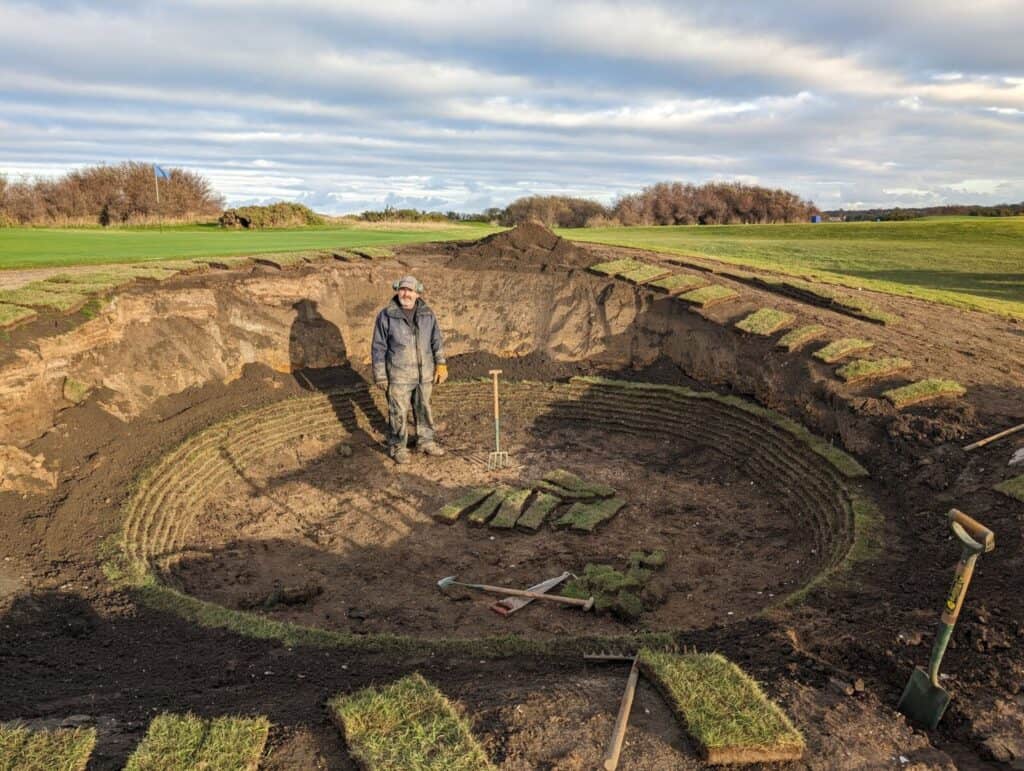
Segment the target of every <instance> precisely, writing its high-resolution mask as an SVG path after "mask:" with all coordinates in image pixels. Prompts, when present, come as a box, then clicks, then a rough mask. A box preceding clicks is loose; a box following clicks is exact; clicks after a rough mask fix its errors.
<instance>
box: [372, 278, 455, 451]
mask: <svg viewBox="0 0 1024 771" xmlns="http://www.w3.org/2000/svg"><path fill="white" fill-rule="evenodd" d="M392 286H393V288H394V289H395V292H396V294H395V296H394V297H392V298H391V302H390V303H388V305H387V307H386V308H384V310H382V311H381V312H380V313H378V314H377V322H376V324H374V327H373V344H372V346H371V355H372V359H373V381H374V383H375V384H376V385H377V387H379V388H386V389H387V393H388V423H389V431H388V454H389V455H390V456H391V457H392V458H393V459H394V461H395V463H406V462H407V461H408V460H409V450H408V449H407V447H406V441H407V440H408V438H409V426H408V423H407V421H406V415H407V413H408V411H409V406H410V405H412V408H413V412H414V413H415V415H416V436H417V441H416V448H417V449H418V450H420V451H421V452H423V453H426V454H427V455H434V456H437V455H444V450H443V449H442V448H441V447H440V446H439V445H438V444H437V442H436V441H435V440H434V416H433V414H432V413H431V411H430V394H431V392H432V391H433V387H434V384H435V383H443V382H444V381H445V380H447V379H448V366H447V365H446V364H445V359H444V341H443V340H442V339H441V328H440V327H439V326H438V324H437V317H436V316H434V312H433V311H432V310H431V309H430V307H429V306H428V305H427V304H426V303H425V302H423V300H422V299H420V295H421V294H422V293H423V284H421V283H420V282H419V281H417V280H416V278H415V277H414V276H405V277H404V278H402V279H400V280H399V281H396V282H395V283H394V284H392Z"/></svg>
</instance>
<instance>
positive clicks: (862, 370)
mask: <svg viewBox="0 0 1024 771" xmlns="http://www.w3.org/2000/svg"><path fill="white" fill-rule="evenodd" d="M912 366H914V364H913V362H912V361H910V359H900V358H898V357H895V356H887V357H885V358H882V359H857V360H856V361H851V362H850V363H849V364H844V365H843V366H841V367H839V368H838V369H836V375H837V376H838V377H839V379H840V380H843V381H845V382H847V383H857V382H860V381H862V380H873V379H877V378H881V377H889V376H890V375H895V374H896V373H898V372H905V371H906V370H908V369H910V368H911V367H912Z"/></svg>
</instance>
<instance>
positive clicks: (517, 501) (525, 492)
mask: <svg viewBox="0 0 1024 771" xmlns="http://www.w3.org/2000/svg"><path fill="white" fill-rule="evenodd" d="M532 492H533V489H532V488H529V487H527V488H525V489H522V490H513V491H512V492H510V493H509V494H508V495H506V496H505V500H503V501H502V502H501V506H499V507H498V513H497V514H495V515H494V518H493V519H492V520H491V521H490V522H488V523H487V524H488V526H489V527H496V528H500V529H503V530H511V529H512V528H513V527H515V526H516V522H517V521H518V519H519V515H520V514H522V513H523V505H524V504H525V503H526V499H527V498H529V497H530V494H531V493H532Z"/></svg>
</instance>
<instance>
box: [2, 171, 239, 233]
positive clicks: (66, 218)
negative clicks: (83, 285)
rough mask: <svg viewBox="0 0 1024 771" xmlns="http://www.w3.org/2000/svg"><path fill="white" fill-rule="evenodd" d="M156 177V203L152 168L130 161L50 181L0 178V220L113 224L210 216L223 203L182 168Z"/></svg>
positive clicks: (71, 173) (69, 174) (28, 222)
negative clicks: (14, 180)
mask: <svg viewBox="0 0 1024 771" xmlns="http://www.w3.org/2000/svg"><path fill="white" fill-rule="evenodd" d="M168 171H169V174H170V179H162V180H160V183H159V184H160V204H159V206H157V202H156V187H155V185H154V180H153V167H152V165H151V164H148V163H138V162H134V161H129V162H126V163H121V164H118V165H116V166H94V167H91V168H85V169H78V170H75V171H71V172H68V173H67V174H65V175H64V176H63V177H60V178H59V179H55V180H49V179H39V180H36V181H34V182H27V181H26V182H14V183H12V182H10V181H9V180H7V179H5V178H2V177H0V223H3V222H9V223H12V224H16V225H65V224H84V223H90V222H92V223H95V222H98V223H100V224H102V225H117V224H125V223H133V222H146V221H149V220H151V219H155V218H157V217H160V218H164V219H174V220H183V219H186V220H187V219H196V218H200V217H212V216H214V215H216V214H217V213H218V212H220V210H221V208H222V206H223V202H222V200H221V199H220V197H219V196H217V195H216V194H215V193H214V192H213V190H212V188H211V187H210V184H209V182H207V180H206V179H205V178H203V177H201V176H200V175H198V174H196V173H194V172H191V171H184V170H182V169H173V168H172V169H169V170H168Z"/></svg>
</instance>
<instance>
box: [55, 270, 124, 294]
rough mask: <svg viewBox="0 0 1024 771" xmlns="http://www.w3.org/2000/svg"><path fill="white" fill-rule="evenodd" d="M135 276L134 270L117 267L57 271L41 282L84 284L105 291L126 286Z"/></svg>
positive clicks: (70, 284)
mask: <svg viewBox="0 0 1024 771" xmlns="http://www.w3.org/2000/svg"><path fill="white" fill-rule="evenodd" d="M136 278H138V274H136V273H135V271H134V270H132V269H130V268H119V269H117V270H104V271H90V272H88V273H58V274H57V275H56V276H50V278H47V279H44V281H43V283H46V284H60V285H61V286H71V287H80V286H84V287H88V288H89V290H90V291H93V290H99V291H105V290H109V289H120V288H121V287H125V286H128V285H129V284H131V283H133V282H134V281H135V279H136ZM101 288H102V289H101ZM76 291H77V290H76Z"/></svg>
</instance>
